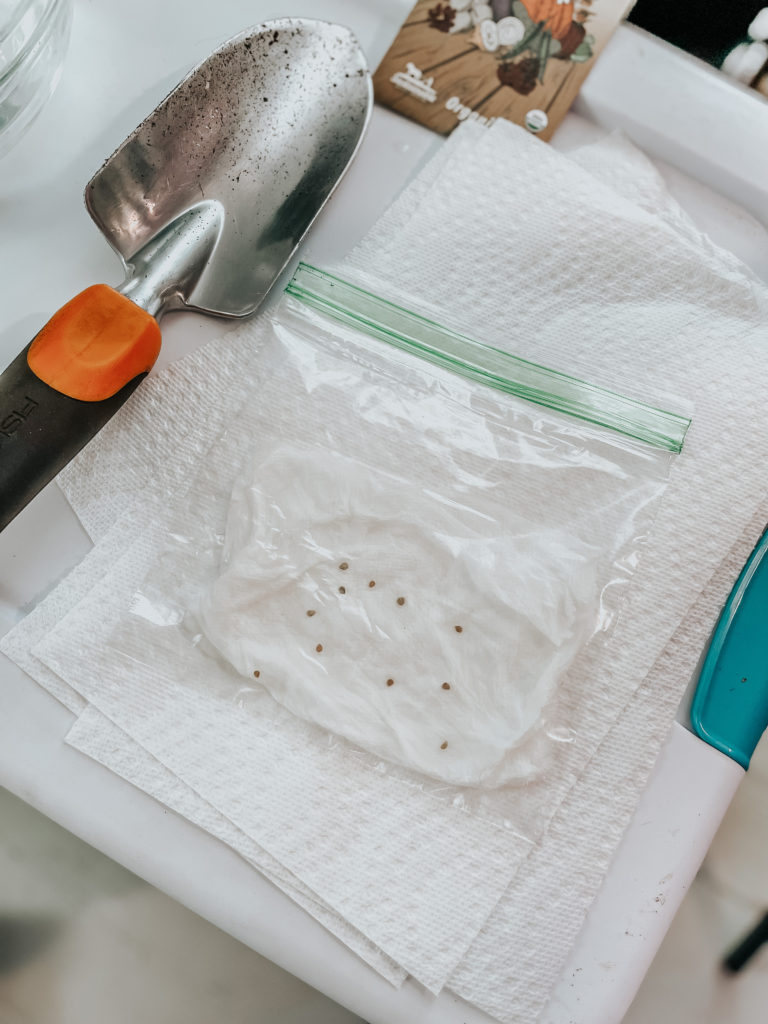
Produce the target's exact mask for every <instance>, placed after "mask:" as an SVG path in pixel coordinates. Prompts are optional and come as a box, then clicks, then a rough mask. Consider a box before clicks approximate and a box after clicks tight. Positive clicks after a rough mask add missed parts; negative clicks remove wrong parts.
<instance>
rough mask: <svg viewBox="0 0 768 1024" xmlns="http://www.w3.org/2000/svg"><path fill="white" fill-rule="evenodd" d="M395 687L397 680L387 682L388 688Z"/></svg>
mask: <svg viewBox="0 0 768 1024" xmlns="http://www.w3.org/2000/svg"><path fill="white" fill-rule="evenodd" d="M394 685H395V680H394V679H388V680H387V686H394Z"/></svg>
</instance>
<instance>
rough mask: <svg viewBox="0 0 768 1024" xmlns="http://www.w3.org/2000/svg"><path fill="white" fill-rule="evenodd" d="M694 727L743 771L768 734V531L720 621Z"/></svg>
mask: <svg viewBox="0 0 768 1024" xmlns="http://www.w3.org/2000/svg"><path fill="white" fill-rule="evenodd" d="M691 725H692V726H693V730H694V732H695V733H696V735H697V736H699V737H700V738H701V739H703V740H704V741H705V742H706V743H709V744H710V746H712V747H715V748H716V749H717V750H720V751H722V752H723V753H724V754H727V755H728V756H729V757H731V758H733V760H734V761H737V762H738V763H739V764H740V765H741V766H742V768H748V767H749V759H750V758H751V757H752V754H753V753H754V751H755V747H756V746H757V744H758V741H759V740H760V737H761V736H762V735H763V733H764V732H765V730H766V728H768V531H766V532H765V533H763V535H762V537H761V538H760V540H759V542H758V544H757V546H756V548H755V550H754V551H753V552H752V554H751V555H750V556H749V559H748V561H747V564H746V565H745V566H744V568H743V569H742V571H741V574H740V576H739V578H738V579H737V580H736V583H735V584H734V587H733V590H732V591H731V593H730V596H729V597H728V600H727V601H726V603H725V607H724V608H723V611H722V613H721V615H720V618H719V619H718V622H717V626H716V627H715V632H714V633H713V635H712V640H711V642H710V645H709V650H708V651H707V654H706V657H705V659H704V664H703V666H702V669H701V674H700V676H699V682H698V685H697V687H696V692H695V694H694V697H693V703H692V705H691Z"/></svg>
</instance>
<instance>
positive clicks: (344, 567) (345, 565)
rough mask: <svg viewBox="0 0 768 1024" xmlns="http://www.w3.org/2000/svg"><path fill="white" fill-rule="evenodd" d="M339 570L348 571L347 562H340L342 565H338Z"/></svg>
mask: <svg viewBox="0 0 768 1024" xmlns="http://www.w3.org/2000/svg"><path fill="white" fill-rule="evenodd" d="M339 568H340V569H348V568H349V562H342V563H341V564H340V565H339Z"/></svg>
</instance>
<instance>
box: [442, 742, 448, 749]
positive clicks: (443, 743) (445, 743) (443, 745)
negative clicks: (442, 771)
mask: <svg viewBox="0 0 768 1024" xmlns="http://www.w3.org/2000/svg"><path fill="white" fill-rule="evenodd" d="M447 746H448V740H443V742H442V743H441V744H440V749H441V750H445V749H446V748H447Z"/></svg>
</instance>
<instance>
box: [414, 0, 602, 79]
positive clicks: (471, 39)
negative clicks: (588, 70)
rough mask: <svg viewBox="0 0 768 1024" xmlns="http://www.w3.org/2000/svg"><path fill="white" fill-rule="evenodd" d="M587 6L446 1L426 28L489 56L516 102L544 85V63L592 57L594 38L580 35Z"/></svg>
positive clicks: (549, 1)
mask: <svg viewBox="0 0 768 1024" xmlns="http://www.w3.org/2000/svg"><path fill="white" fill-rule="evenodd" d="M592 4H593V0H578V3H574V2H573V0H491V3H478V2H477V0H451V2H450V3H437V4H435V6H434V7H432V8H430V10H429V11H428V12H427V22H428V24H429V26H430V28H433V29H436V30H437V31H438V32H449V33H451V34H454V33H457V34H458V33H461V34H464V35H466V36H467V42H468V43H471V44H472V45H474V46H476V47H477V48H478V49H480V50H485V51H486V52H487V53H492V54H493V55H494V57H495V58H496V60H497V62H498V67H497V69H496V75H497V77H498V79H499V82H501V84H502V85H506V86H509V87H510V88H511V89H514V90H515V92H518V93H520V94H521V95H522V96H527V95H528V94H529V93H530V92H532V91H533V89H534V87H535V85H536V82H537V81H538V82H542V83H543V82H544V75H545V73H546V69H547V65H548V62H549V61H550V60H570V61H575V62H579V63H583V62H584V61H587V60H589V59H590V57H592V55H593V52H594V51H593V47H594V44H595V37H594V36H593V35H590V34H589V33H588V32H587V30H586V27H585V26H586V24H587V22H588V21H589V19H590V17H591V16H592V12H591V7H592Z"/></svg>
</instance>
